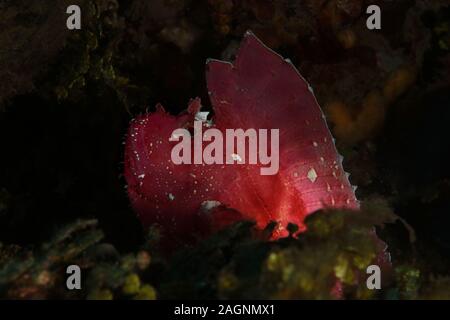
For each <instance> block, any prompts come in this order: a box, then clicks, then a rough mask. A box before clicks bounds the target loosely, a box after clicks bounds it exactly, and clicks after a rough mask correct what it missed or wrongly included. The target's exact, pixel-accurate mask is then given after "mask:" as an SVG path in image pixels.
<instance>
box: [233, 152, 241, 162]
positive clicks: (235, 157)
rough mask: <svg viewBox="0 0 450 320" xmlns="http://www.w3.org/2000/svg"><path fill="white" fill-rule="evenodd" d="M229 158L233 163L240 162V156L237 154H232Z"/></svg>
mask: <svg viewBox="0 0 450 320" xmlns="http://www.w3.org/2000/svg"><path fill="white" fill-rule="evenodd" d="M231 158H232V159H233V160H234V161H237V162H242V158H241V156H240V155H238V154H236V153H233V154H232V155H231Z"/></svg>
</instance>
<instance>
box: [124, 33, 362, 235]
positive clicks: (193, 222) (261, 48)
mask: <svg viewBox="0 0 450 320" xmlns="http://www.w3.org/2000/svg"><path fill="white" fill-rule="evenodd" d="M206 78H207V85H208V89H209V92H210V99H211V103H212V105H213V109H214V116H213V118H212V119H211V120H209V121H205V119H203V120H204V121H203V125H202V129H204V130H205V131H206V130H208V129H211V128H214V129H218V130H219V131H220V132H222V133H223V134H224V136H225V131H226V130H227V129H243V130H244V131H245V130H247V129H255V130H256V131H258V130H271V129H278V130H279V170H278V171H277V173H276V174H272V175H262V174H261V168H263V167H264V165H263V164H261V163H256V164H250V163H248V161H247V162H245V161H242V162H241V163H237V164H204V163H202V164H174V163H173V161H172V158H171V152H172V150H173V148H174V146H175V145H177V142H176V141H171V140H174V139H171V137H172V135H173V132H174V130H176V129H179V128H186V129H191V131H192V128H193V125H194V120H195V117H196V115H197V116H198V115H199V111H200V108H201V105H200V100H199V99H195V100H193V101H191V103H190V105H189V107H188V110H187V111H186V112H184V113H182V114H180V115H178V116H173V115H170V114H168V113H167V112H165V111H164V109H163V108H162V107H161V106H159V107H158V108H157V111H156V112H154V113H149V114H145V115H142V116H139V117H137V118H136V119H134V120H133V121H132V123H131V125H130V129H129V133H128V137H127V141H126V150H125V177H126V180H127V183H128V194H129V197H130V200H131V203H132V206H133V208H134V210H135V211H136V212H137V214H138V215H139V218H140V220H141V222H142V223H143V225H145V226H148V225H150V224H152V223H159V224H160V225H162V226H164V227H165V228H166V229H167V230H168V231H169V232H177V233H180V234H190V233H195V231H196V228H198V221H199V217H200V219H201V217H202V215H205V214H206V215H207V214H208V212H209V213H210V214H212V216H211V217H209V218H208V219H210V220H211V219H212V220H214V219H215V216H214V214H215V213H214V212H217V210H212V209H213V208H215V207H218V206H219V208H224V207H226V208H230V209H233V210H224V211H222V212H221V213H220V214H217V219H220V220H223V219H225V220H226V221H228V220H229V221H235V220H239V219H246V220H254V221H255V222H256V224H257V226H258V227H259V228H264V227H265V226H266V225H267V224H268V223H269V222H271V221H276V222H278V225H279V227H278V229H277V230H276V232H275V234H274V237H275V238H278V237H281V236H285V235H286V234H287V231H286V226H287V224H288V223H295V224H297V225H298V226H299V227H300V231H302V230H304V229H305V226H304V218H305V217H306V216H307V215H309V214H311V213H313V212H314V211H316V210H319V209H323V208H347V209H355V210H356V209H359V203H358V201H357V199H356V197H355V193H354V189H353V187H352V186H351V184H350V183H349V180H348V174H346V173H345V172H344V170H343V168H342V157H341V156H339V154H338V152H337V150H336V147H335V145H334V140H333V137H332V135H331V133H330V131H329V129H328V127H327V123H326V121H325V118H324V115H323V113H322V111H321V109H320V107H319V105H318V103H317V100H316V98H315V97H314V94H313V91H312V89H311V87H310V86H309V85H308V83H307V82H306V81H305V79H304V78H303V77H302V76H301V74H300V73H299V72H298V70H296V68H295V67H294V66H293V65H292V63H291V62H289V61H288V60H285V59H283V58H282V57H281V56H280V55H278V54H276V53H275V52H273V51H272V50H270V49H269V48H267V47H266V46H265V45H264V44H263V43H262V42H261V41H260V40H259V39H258V38H257V37H256V36H255V35H254V34H252V33H250V32H247V33H246V35H245V38H244V40H243V42H242V44H241V47H240V49H239V51H238V53H237V57H236V61H235V62H234V63H233V64H232V63H228V62H222V61H217V60H209V61H208V62H207V77H206ZM200 115H201V114H200ZM194 137H195V134H194ZM208 143H209V142H207V141H201V142H200V144H201V145H200V147H202V148H205V147H206V146H207V145H208ZM194 144H195V142H194V138H192V145H194ZM197 146H198V145H197ZM269 149H270V148H269ZM269 151H270V152H272V151H276V150H269ZM227 156H230V155H229V154H226V152H225V157H227ZM238 156H239V155H238ZM244 160H245V159H244ZM227 212H229V214H230V217H228V218H227ZM216 224H217V223H216ZM218 225H220V223H218Z"/></svg>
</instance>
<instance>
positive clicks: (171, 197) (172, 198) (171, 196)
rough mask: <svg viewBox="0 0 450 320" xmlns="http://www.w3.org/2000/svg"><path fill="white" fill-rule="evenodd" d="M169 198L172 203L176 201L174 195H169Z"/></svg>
mask: <svg viewBox="0 0 450 320" xmlns="http://www.w3.org/2000/svg"><path fill="white" fill-rule="evenodd" d="M167 197H168V198H169V200H170V201H173V200H175V196H174V195H173V194H171V193H169V194H168V195H167Z"/></svg>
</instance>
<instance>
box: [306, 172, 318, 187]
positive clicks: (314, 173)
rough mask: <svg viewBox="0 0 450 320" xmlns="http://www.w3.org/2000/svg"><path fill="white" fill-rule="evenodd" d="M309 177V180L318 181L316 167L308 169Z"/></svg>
mask: <svg viewBox="0 0 450 320" xmlns="http://www.w3.org/2000/svg"><path fill="white" fill-rule="evenodd" d="M307 177H308V179H309V181H311V182H313V183H314V182H315V181H316V179H317V172H316V170H314V168H311V169H310V170H309V171H308V175H307Z"/></svg>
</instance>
